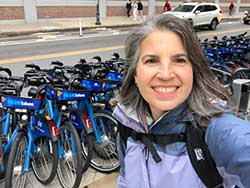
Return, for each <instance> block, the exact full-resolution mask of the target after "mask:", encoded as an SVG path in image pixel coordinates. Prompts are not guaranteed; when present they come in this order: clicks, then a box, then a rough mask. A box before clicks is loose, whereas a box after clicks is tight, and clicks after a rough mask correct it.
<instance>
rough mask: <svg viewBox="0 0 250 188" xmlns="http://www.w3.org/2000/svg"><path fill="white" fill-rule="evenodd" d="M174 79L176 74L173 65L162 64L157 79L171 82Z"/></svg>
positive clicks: (165, 62)
mask: <svg viewBox="0 0 250 188" xmlns="http://www.w3.org/2000/svg"><path fill="white" fill-rule="evenodd" d="M173 77H174V72H173V68H172V66H171V63H169V62H168V61H164V62H161V63H160V66H159V69H158V72H157V78H159V79H162V80H169V79H172V78H173Z"/></svg>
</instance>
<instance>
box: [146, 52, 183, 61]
mask: <svg viewBox="0 0 250 188" xmlns="http://www.w3.org/2000/svg"><path fill="white" fill-rule="evenodd" d="M179 57H185V58H187V59H188V55H187V54H184V53H180V54H174V55H173V56H171V58H179ZM146 58H153V59H159V56H157V55H153V54H147V55H144V56H143V57H142V60H144V59H146Z"/></svg>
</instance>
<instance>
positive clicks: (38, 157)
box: [31, 137, 58, 185]
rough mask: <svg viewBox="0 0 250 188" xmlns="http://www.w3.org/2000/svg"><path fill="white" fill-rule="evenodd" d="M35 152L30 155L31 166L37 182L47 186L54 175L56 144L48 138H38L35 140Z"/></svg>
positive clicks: (56, 161)
mask: <svg viewBox="0 0 250 188" xmlns="http://www.w3.org/2000/svg"><path fill="white" fill-rule="evenodd" d="M35 145H36V147H37V152H35V153H33V154H32V161H31V166H32V169H33V172H34V174H35V176H36V178H37V180H38V181H40V182H41V183H42V184H44V185H47V184H49V183H50V182H51V181H52V180H53V179H54V177H55V175H56V170H57V165H58V147H57V142H52V141H51V139H50V138H49V137H39V138H38V139H36V140H35Z"/></svg>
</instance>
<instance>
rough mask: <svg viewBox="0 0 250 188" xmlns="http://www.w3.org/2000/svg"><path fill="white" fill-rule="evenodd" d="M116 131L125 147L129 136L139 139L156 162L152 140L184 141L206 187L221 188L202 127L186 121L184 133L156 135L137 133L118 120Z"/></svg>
mask: <svg viewBox="0 0 250 188" xmlns="http://www.w3.org/2000/svg"><path fill="white" fill-rule="evenodd" d="M118 132H119V134H120V137H121V139H122V141H123V142H124V144H125V147H126V143H127V139H128V137H129V136H131V137H132V138H133V139H134V140H140V141H141V142H142V143H143V144H144V145H145V146H146V147H147V148H148V150H149V152H151V154H152V156H153V159H154V160H155V162H156V163H158V162H160V161H161V158H160V156H159V155H158V153H157V151H156V150H155V148H154V146H153V144H152V142H154V143H157V144H160V145H169V144H172V143H175V142H186V143H187V151H188V155H189V157H190V160H191V163H192V166H193V168H194V170H195V171H196V173H197V175H198V176H199V178H200V179H201V181H202V182H203V183H204V185H205V186H206V187H207V188H223V178H222V177H221V175H220V174H219V172H218V170H217V168H216V166H215V163H214V161H213V159H212V156H211V154H210V153H209V150H208V147H207V144H206V143H205V139H204V138H205V129H204V128H199V127H197V126H196V127H195V126H193V125H192V122H188V123H187V127H186V131H185V133H181V134H165V135H156V134H146V133H138V132H136V131H134V130H133V129H131V128H129V127H126V126H124V125H122V124H121V123H120V122H118Z"/></svg>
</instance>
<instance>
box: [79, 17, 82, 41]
mask: <svg viewBox="0 0 250 188" xmlns="http://www.w3.org/2000/svg"><path fill="white" fill-rule="evenodd" d="M79 29H80V34H79V35H80V37H82V19H81V18H79Z"/></svg>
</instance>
